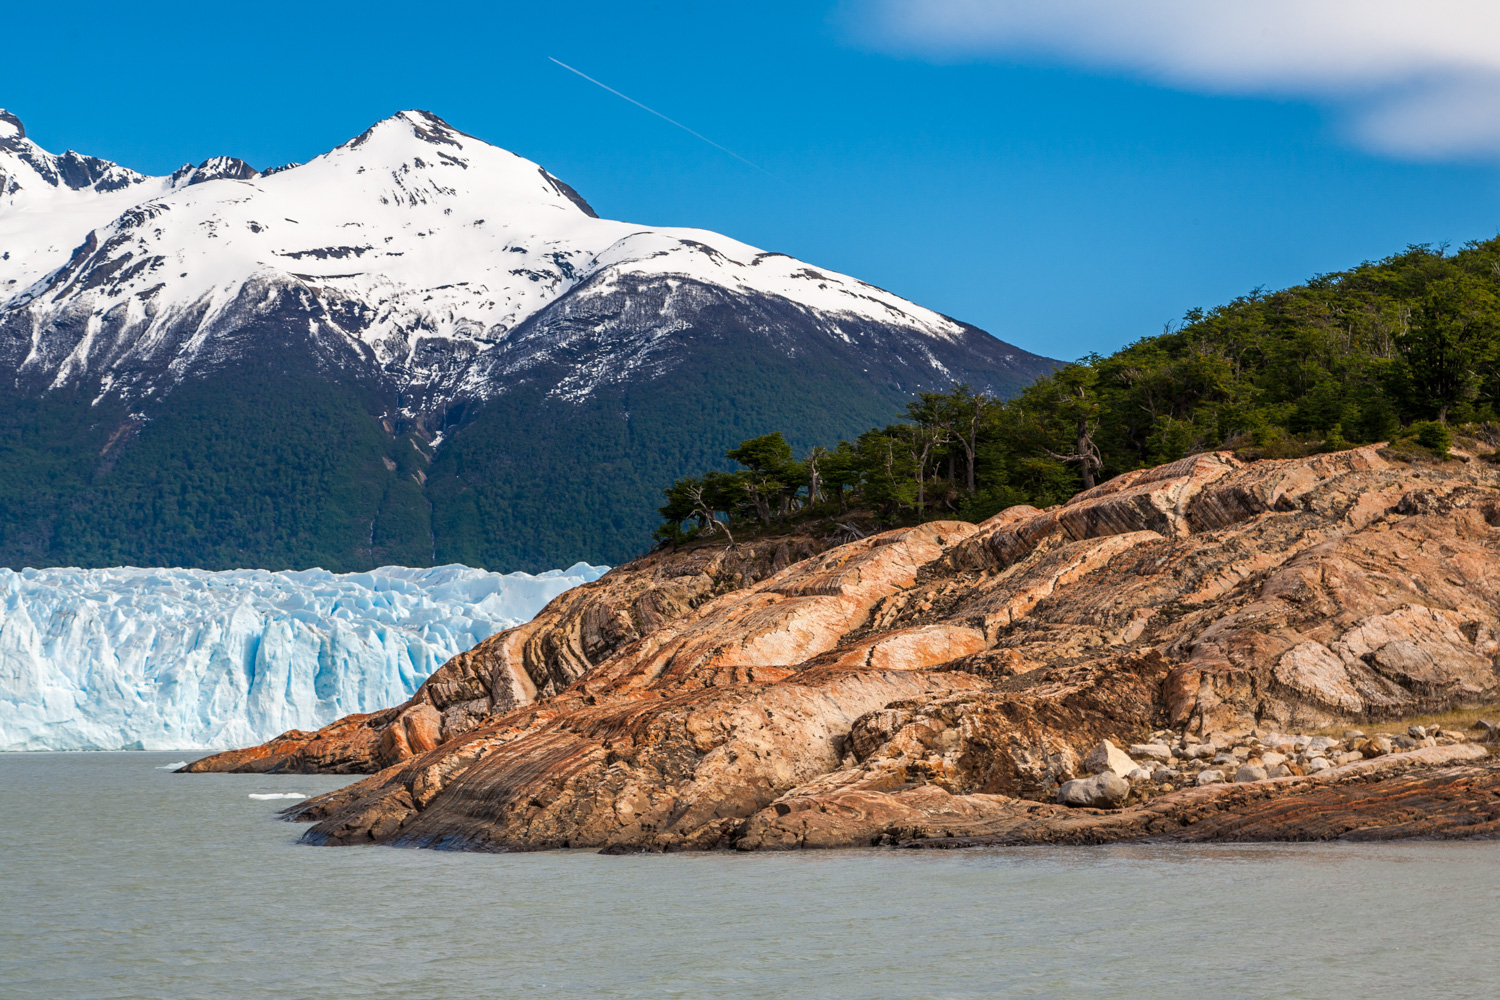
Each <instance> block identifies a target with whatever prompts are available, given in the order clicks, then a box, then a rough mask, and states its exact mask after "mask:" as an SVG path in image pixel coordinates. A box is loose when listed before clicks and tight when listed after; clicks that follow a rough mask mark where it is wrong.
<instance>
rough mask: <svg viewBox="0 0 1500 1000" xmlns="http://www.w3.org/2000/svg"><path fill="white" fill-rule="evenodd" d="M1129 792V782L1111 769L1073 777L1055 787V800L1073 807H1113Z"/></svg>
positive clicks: (1123, 799) (1122, 800)
mask: <svg viewBox="0 0 1500 1000" xmlns="http://www.w3.org/2000/svg"><path fill="white" fill-rule="evenodd" d="M1129 794H1130V782H1128V781H1126V780H1125V779H1124V778H1122V777H1120V776H1119V775H1118V774H1115V773H1114V772H1113V771H1101V772H1100V773H1098V774H1096V775H1094V776H1093V777H1091V778H1074V779H1073V780H1072V781H1065V782H1063V783H1062V785H1061V786H1060V787H1059V788H1058V789H1057V801H1058V802H1061V803H1062V804H1063V805H1065V806H1070V807H1073V808H1079V807H1084V808H1093V809H1114V808H1116V807H1117V806H1119V805H1120V804H1121V803H1122V802H1124V801H1125V797H1126V796H1127V795H1129Z"/></svg>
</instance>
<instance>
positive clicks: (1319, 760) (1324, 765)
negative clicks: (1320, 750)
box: [1307, 757, 1333, 774]
mask: <svg viewBox="0 0 1500 1000" xmlns="http://www.w3.org/2000/svg"><path fill="white" fill-rule="evenodd" d="M1332 767H1333V765H1332V764H1331V763H1329V761H1328V758H1327V757H1314V758H1313V759H1312V760H1310V761H1308V762H1307V773H1308V774H1318V773H1319V772H1321V771H1327V770H1329V769H1330V768H1332Z"/></svg>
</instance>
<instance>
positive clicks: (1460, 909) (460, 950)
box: [0, 753, 1500, 1000]
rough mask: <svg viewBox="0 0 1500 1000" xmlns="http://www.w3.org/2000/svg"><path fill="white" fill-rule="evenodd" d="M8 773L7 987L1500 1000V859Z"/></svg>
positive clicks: (12, 758) (192, 778)
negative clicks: (765, 837)
mask: <svg viewBox="0 0 1500 1000" xmlns="http://www.w3.org/2000/svg"><path fill="white" fill-rule="evenodd" d="M180 759H182V755H181V754H148V753H116V754H105V753H75V754H0V898H3V905H0V997H4V998H5V1000H32V998H39V1000H74V998H89V1000H106V998H108V1000H114V998H121V1000H123V998H130V1000H136V998H141V1000H145V998H150V1000H178V998H212V1000H225V998H242V997H243V998H261V997H277V998H315V1000H321V998H340V1000H344V998H350V997H371V998H393V1000H394V998H402V1000H421V998H443V1000H459V998H470V997H473V998H508V997H525V998H538V1000H550V998H573V997H607V998H608V997H630V998H636V997H640V998H647V997H650V998H665V997H684V998H695V1000H696V998H716V997H733V998H761V997H765V998H778V1000H781V998H801V997H839V998H844V997H847V998H860V1000H863V998H892V1000H894V998H908V997H910V998H918V997H920V998H969V997H1057V998H1082V997H1089V998H1107V997H1130V998H1136V997H1140V998H1151V1000H1163V998H1176V997H1183V998H1188V997H1191V998H1195V1000H1201V998H1206V997H1226V998H1262V997H1264V998H1277V1000H1284V998H1294V997H1296V998H1321V997H1330V998H1332V997H1340V998H1342V997H1357V998H1369V997H1398V996H1399V997H1405V998H1410V997H1418V996H1436V995H1449V996H1455V997H1459V996H1481V995H1488V994H1489V993H1490V985H1491V983H1492V982H1493V978H1494V972H1495V969H1496V963H1497V961H1500V960H1497V958H1496V955H1497V954H1500V951H1497V946H1500V864H1497V862H1500V844H1492V843H1480V844H1398V845H1380V846H1368V845H1353V844H1329V845H1295V846H1251V847H1180V846H1115V847H1105V848H1069V849H1056V848H1021V849H1014V848H1012V849H986V850H970V851H902V850H866V851H837V852H825V853H807V854H782V855H754V856H740V855H735V854H707V855H671V856H633V857H601V856H599V855H596V854H592V853H586V852H576V851H575V852H554V853H545V854H511V855H474V854H447V853H437V852H431V851H418V850H397V849H392V848H382V847H368V848H314V847H306V846H302V845H299V844H297V843H296V840H297V837H298V836H299V835H300V834H301V832H302V827H300V826H294V825H290V824H287V823H282V822H279V821H277V820H275V819H274V815H275V812H276V810H277V809H278V808H280V807H282V806H284V805H285V804H286V802H285V801H281V800H255V799H250V798H249V797H248V796H249V795H250V793H257V794H264V793H270V792H302V793H306V794H313V793H317V792H322V791H327V790H329V789H332V788H335V787H337V786H339V785H340V784H342V783H343V782H344V781H346V780H348V779H343V778H333V777H311V778H309V777H304V776H291V777H287V776H279V777H267V776H259V775H213V774H209V775H175V774H170V773H168V772H166V771H161V770H156V768H157V767H158V766H160V765H162V764H166V763H170V762H172V761H176V760H180Z"/></svg>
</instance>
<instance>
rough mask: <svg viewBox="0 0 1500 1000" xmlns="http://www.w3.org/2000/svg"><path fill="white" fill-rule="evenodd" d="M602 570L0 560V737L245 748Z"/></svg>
mask: <svg viewBox="0 0 1500 1000" xmlns="http://www.w3.org/2000/svg"><path fill="white" fill-rule="evenodd" d="M605 568H606V567H602V566H590V565H588V564H587V563H578V564H576V565H574V566H572V567H569V568H568V569H565V570H551V571H549V572H546V573H542V574H539V575H536V576H532V575H530V574H528V573H509V574H503V575H502V574H499V573H489V572H486V571H484V570H477V569H470V568H469V567H467V566H439V567H436V568H433V569H407V568H404V567H399V566H386V567H382V568H381V569H377V570H372V571H370V572H368V573H345V574H335V573H329V572H325V571H323V570H304V571H301V572H270V571H267V570H231V571H228V572H209V571H206V570H195V569H135V568H122V569H90V570H84V569H43V570H35V569H27V570H21V571H19V572H16V571H12V570H8V569H0V750H122V749H146V750H156V749H162V750H166V749H178V748H181V749H209V748H214V749H217V748H222V747H231V746H246V745H250V744H254V743H259V742H263V741H264V740H266V739H269V738H270V737H272V736H276V735H277V734H279V733H283V732H285V731H286V730H288V729H315V728H317V727H319V726H322V725H326V724H327V723H329V722H332V721H333V720H334V719H336V718H338V717H340V716H342V715H347V714H349V713H350V712H370V711H375V710H376V709H380V708H385V707H387V706H390V705H395V704H399V703H400V702H402V701H405V700H406V699H407V698H409V697H411V695H412V694H413V692H415V691H416V689H417V687H418V686H419V685H421V683H422V681H423V680H424V679H426V677H427V675H429V674H430V673H432V671H434V670H435V669H437V668H438V667H439V666H441V665H442V664H443V662H444V661H445V660H447V659H448V658H449V657H450V656H453V655H454V654H455V653H459V652H462V651H463V650H466V649H469V648H470V647H472V646H473V645H474V644H475V643H478V642H480V641H481V640H483V639H486V638H488V637H489V636H491V635H493V634H494V633H496V632H498V631H500V630H501V629H504V628H509V627H510V626H512V625H516V624H519V623H521V622H524V621H526V620H528V619H530V618H531V617H532V616H534V615H535V614H536V613H537V612H538V611H540V610H541V609H542V607H543V606H544V605H545V604H546V603H547V602H548V601H550V600H551V599H552V598H554V597H556V596H557V595H558V594H560V593H562V592H563V591H565V590H567V589H569V588H571V587H574V586H577V585H578V584H580V583H585V582H587V581H589V580H594V579H597V578H598V577H599V576H601V575H602V574H603V573H604V571H605Z"/></svg>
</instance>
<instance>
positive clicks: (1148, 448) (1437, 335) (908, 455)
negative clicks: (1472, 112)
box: [657, 238, 1500, 541]
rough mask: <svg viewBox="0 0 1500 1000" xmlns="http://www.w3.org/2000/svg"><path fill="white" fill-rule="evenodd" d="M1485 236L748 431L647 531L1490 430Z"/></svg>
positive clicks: (1498, 294)
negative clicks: (834, 428) (843, 421)
mask: <svg viewBox="0 0 1500 1000" xmlns="http://www.w3.org/2000/svg"><path fill="white" fill-rule="evenodd" d="M1497 417H1500V238H1497V239H1494V240H1487V241H1483V242H1473V243H1469V244H1467V245H1465V246H1464V247H1463V248H1462V249H1460V250H1459V251H1458V252H1456V253H1449V252H1448V250H1447V248H1445V247H1433V246H1425V245H1424V246H1410V247H1408V248H1407V249H1406V250H1405V251H1404V252H1402V253H1399V254H1396V255H1394V256H1391V257H1388V258H1386V259H1385V260H1381V261H1378V262H1366V263H1364V264H1361V265H1359V266H1358V267H1355V268H1352V269H1350V270H1348V271H1340V272H1337V273H1333V274H1324V275H1319V276H1317V277H1315V278H1313V279H1312V280H1311V281H1309V282H1307V283H1305V284H1302V285H1298V286H1296V287H1294V288H1287V289H1283V290H1281V291H1277V292H1266V291H1263V290H1259V289H1258V290H1256V291H1254V292H1252V293H1250V294H1249V295H1246V296H1243V297H1241V298H1239V299H1236V300H1235V301H1233V302H1230V303H1229V304H1227V305H1222V306H1218V307H1216V308H1213V309H1210V310H1206V311H1205V310H1201V309H1194V310H1192V311H1190V312H1189V313H1188V314H1187V315H1186V316H1185V317H1184V318H1183V320H1182V322H1181V324H1180V325H1174V326H1172V327H1170V328H1168V329H1167V330H1166V331H1165V332H1163V333H1161V334H1158V335H1156V336H1151V337H1145V338H1143V339H1141V340H1139V341H1137V342H1136V343H1134V344H1131V345H1130V346H1128V347H1126V348H1124V349H1123V350H1120V351H1117V352H1116V353H1114V354H1111V355H1109V356H1108V357H1104V356H1100V355H1094V356H1090V357H1087V358H1083V359H1081V360H1080V361H1079V362H1078V363H1077V364H1076V365H1071V366H1069V367H1067V368H1064V369H1062V370H1060V371H1058V372H1056V373H1055V374H1052V375H1048V376H1043V377H1042V378H1040V379H1038V380H1037V381H1036V382H1035V383H1033V384H1032V385H1030V386H1029V387H1027V388H1026V389H1024V390H1022V391H1021V392H1020V393H1019V394H1018V395H1016V396H1014V397H1013V398H1010V399H1005V400H1001V399H995V398H992V397H989V396H985V395H983V394H979V393H975V392H972V391H970V390H969V389H968V388H967V387H964V386H957V387H955V388H954V390H953V391H951V392H945V393H939V392H932V393H923V394H921V395H920V397H919V398H918V399H916V400H914V401H913V402H911V403H910V404H909V405H908V406H907V409H906V413H905V419H904V420H902V421H900V422H898V423H892V424H889V425H886V426H882V427H875V428H872V429H870V430H868V431H866V432H864V433H863V434H860V435H859V436H858V437H856V438H854V439H853V440H841V441H838V442H837V443H836V444H835V443H833V442H830V443H829V444H830V446H827V447H815V448H812V449H810V450H807V451H805V452H802V453H801V455H800V457H798V455H797V454H796V453H794V452H793V450H792V448H791V447H790V446H788V445H787V443H786V441H785V439H784V438H783V437H782V436H781V435H779V434H770V435H765V436H761V437H757V438H754V439H750V440H746V441H744V442H743V443H742V444H741V445H740V446H739V447H737V448H734V449H731V450H730V451H729V452H728V453H727V455H726V458H728V459H729V460H731V461H733V462H734V463H736V464H737V465H738V466H739V468H738V470H737V471H734V472H727V471H712V470H711V471H707V472H705V473H704V474H702V475H699V476H692V477H688V478H685V479H681V480H678V481H677V482H676V483H674V484H673V485H672V486H671V487H670V488H668V489H667V490H666V491H665V493H666V497H667V503H666V504H665V505H664V506H663V507H662V508H661V514H662V517H663V518H664V523H663V524H662V526H661V527H660V528H659V529H658V532H657V535H658V537H659V538H662V539H665V540H668V541H685V540H687V539H689V538H691V537H694V536H698V535H702V534H704V533H708V534H721V533H728V534H729V535H730V536H731V537H732V536H733V535H734V534H735V533H736V532H739V533H741V534H744V533H747V532H767V531H776V530H782V529H784V528H785V527H787V526H788V525H794V524H796V523H799V522H800V521H802V520H805V519H806V518H807V517H810V516H819V517H834V518H838V517H841V516H844V515H847V514H849V513H851V512H855V511H858V512H860V513H861V514H863V515H865V516H866V517H871V518H874V519H875V521H876V523H877V524H878V525H883V526H893V525H899V524H911V523H917V522H920V521H924V520H932V519H936V518H959V519H963V520H975V521H977V520H982V519H983V518H986V517H988V516H990V515H992V514H994V513H996V512H998V511H1000V510H1002V509H1004V508H1005V507H1008V506H1011V505H1013V504H1018V503H1029V504H1033V505H1035V506H1038V507H1045V506H1048V505H1051V504H1054V503H1059V502H1061V501H1063V500H1065V499H1067V498H1068V497H1069V496H1071V495H1073V494H1074V493H1076V492H1077V491H1079V490H1081V489H1086V488H1089V487H1091V486H1093V485H1094V484H1095V483H1096V482H1100V481H1102V480H1104V479H1107V478H1109V477H1111V476H1114V475H1117V474H1119V473H1122V472H1128V471H1130V470H1132V469H1137V468H1141V467H1143V466H1149V465H1156V464H1160V463H1163V462H1169V461H1173V460H1175V459H1178V458H1182V457H1184V456H1186V455H1189V454H1192V453H1194V452H1200V451H1206V450H1214V449H1225V448H1227V449H1233V450H1235V451H1236V452H1237V453H1239V454H1241V455H1242V456H1245V457H1252V458H1255V457H1263V458H1276V457H1291V456H1295V455H1305V454H1310V453H1313V452H1318V451H1335V450H1339V449H1343V448H1348V447H1351V446H1354V445H1357V444H1365V443H1370V442H1376V441H1395V442H1398V444H1399V445H1400V447H1402V448H1405V449H1408V450H1409V451H1411V452H1412V453H1414V454H1423V455H1433V456H1442V455H1445V454H1446V452H1447V450H1448V448H1449V446H1450V444H1451V441H1452V433H1453V430H1455V429H1459V430H1462V431H1466V432H1468V433H1470V434H1473V435H1475V436H1478V437H1480V438H1481V439H1485V440H1491V441H1500V427H1495V426H1494V422H1495V421H1496V420H1497Z"/></svg>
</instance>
